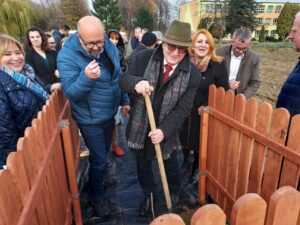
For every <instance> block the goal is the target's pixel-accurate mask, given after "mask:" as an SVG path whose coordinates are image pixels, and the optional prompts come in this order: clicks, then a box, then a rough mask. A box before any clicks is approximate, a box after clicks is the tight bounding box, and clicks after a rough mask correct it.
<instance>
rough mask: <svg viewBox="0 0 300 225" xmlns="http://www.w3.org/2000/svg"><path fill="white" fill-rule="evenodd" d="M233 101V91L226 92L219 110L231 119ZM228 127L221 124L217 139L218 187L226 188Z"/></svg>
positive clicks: (220, 197) (222, 203) (223, 202)
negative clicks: (218, 148) (218, 145)
mask: <svg viewBox="0 0 300 225" xmlns="http://www.w3.org/2000/svg"><path fill="white" fill-rule="evenodd" d="M234 100H235V94H234V92H233V91H227V92H226V93H225V97H224V107H223V108H222V109H221V112H222V113H224V114H225V115H227V116H229V117H231V118H233V109H234ZM230 130H231V128H230V126H228V125H227V124H222V126H221V127H220V132H221V134H222V135H221V136H220V137H219V141H220V153H219V154H220V156H219V177H218V180H219V182H220V185H222V186H223V187H225V186H226V174H227V168H228V165H227V164H228V160H229V159H228V156H229V154H228V148H229V137H230V136H229V135H230ZM225 200H226V199H225V198H224V195H223V194H222V193H221V192H219V206H220V207H221V208H223V209H224V208H225V203H226V201H225Z"/></svg>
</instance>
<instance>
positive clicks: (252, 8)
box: [226, 0, 258, 34]
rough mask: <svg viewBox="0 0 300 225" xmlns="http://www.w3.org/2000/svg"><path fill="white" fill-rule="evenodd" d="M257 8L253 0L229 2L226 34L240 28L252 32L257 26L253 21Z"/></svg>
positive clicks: (231, 0) (232, 0) (233, 0)
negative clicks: (245, 28)
mask: <svg viewBox="0 0 300 225" xmlns="http://www.w3.org/2000/svg"><path fill="white" fill-rule="evenodd" d="M257 6H258V4H257V3H256V2H255V0H230V1H229V3H228V14H227V16H226V30H227V32H228V33H231V34H232V33H233V32H234V31H235V30H236V29H237V28H240V27H247V28H249V29H250V30H253V29H254V28H255V27H256V25H257V21H256V19H255V15H256V9H257Z"/></svg>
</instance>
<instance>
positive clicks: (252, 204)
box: [230, 193, 267, 225]
mask: <svg viewBox="0 0 300 225" xmlns="http://www.w3.org/2000/svg"><path fill="white" fill-rule="evenodd" d="M266 208H267V203H266V202H265V200H263V199H262V198H261V197H260V196H259V195H257V194H253V193H250V194H245V195H243V196H242V197H240V198H239V199H238V200H237V201H236V202H235V203H234V205H233V208H232V213H231V223H230V224H232V225H254V224H255V225H264V222H265V215H266Z"/></svg>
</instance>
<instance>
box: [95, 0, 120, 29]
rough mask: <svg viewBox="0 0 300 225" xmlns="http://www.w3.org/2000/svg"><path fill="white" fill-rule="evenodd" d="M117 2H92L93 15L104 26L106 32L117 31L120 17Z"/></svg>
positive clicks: (115, 0)
mask: <svg viewBox="0 0 300 225" xmlns="http://www.w3.org/2000/svg"><path fill="white" fill-rule="evenodd" d="M117 2H118V1H117V0H93V8H94V10H95V12H93V14H94V15H95V16H96V17H98V18H99V19H100V20H101V21H102V22H103V23H104V25H105V27H106V29H107V30H110V29H113V28H115V29H119V27H120V26H121V24H122V17H121V13H120V10H119V8H118V5H117Z"/></svg>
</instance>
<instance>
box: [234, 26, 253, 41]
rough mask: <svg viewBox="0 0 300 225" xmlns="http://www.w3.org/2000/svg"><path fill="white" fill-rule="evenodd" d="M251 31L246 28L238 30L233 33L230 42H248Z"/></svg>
mask: <svg viewBox="0 0 300 225" xmlns="http://www.w3.org/2000/svg"><path fill="white" fill-rule="evenodd" d="M251 34H252V33H251V30H250V29H249V28H246V27H241V28H238V29H236V30H235V31H234V33H233V35H232V40H235V39H239V40H240V41H242V42H244V41H248V40H251Z"/></svg>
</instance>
